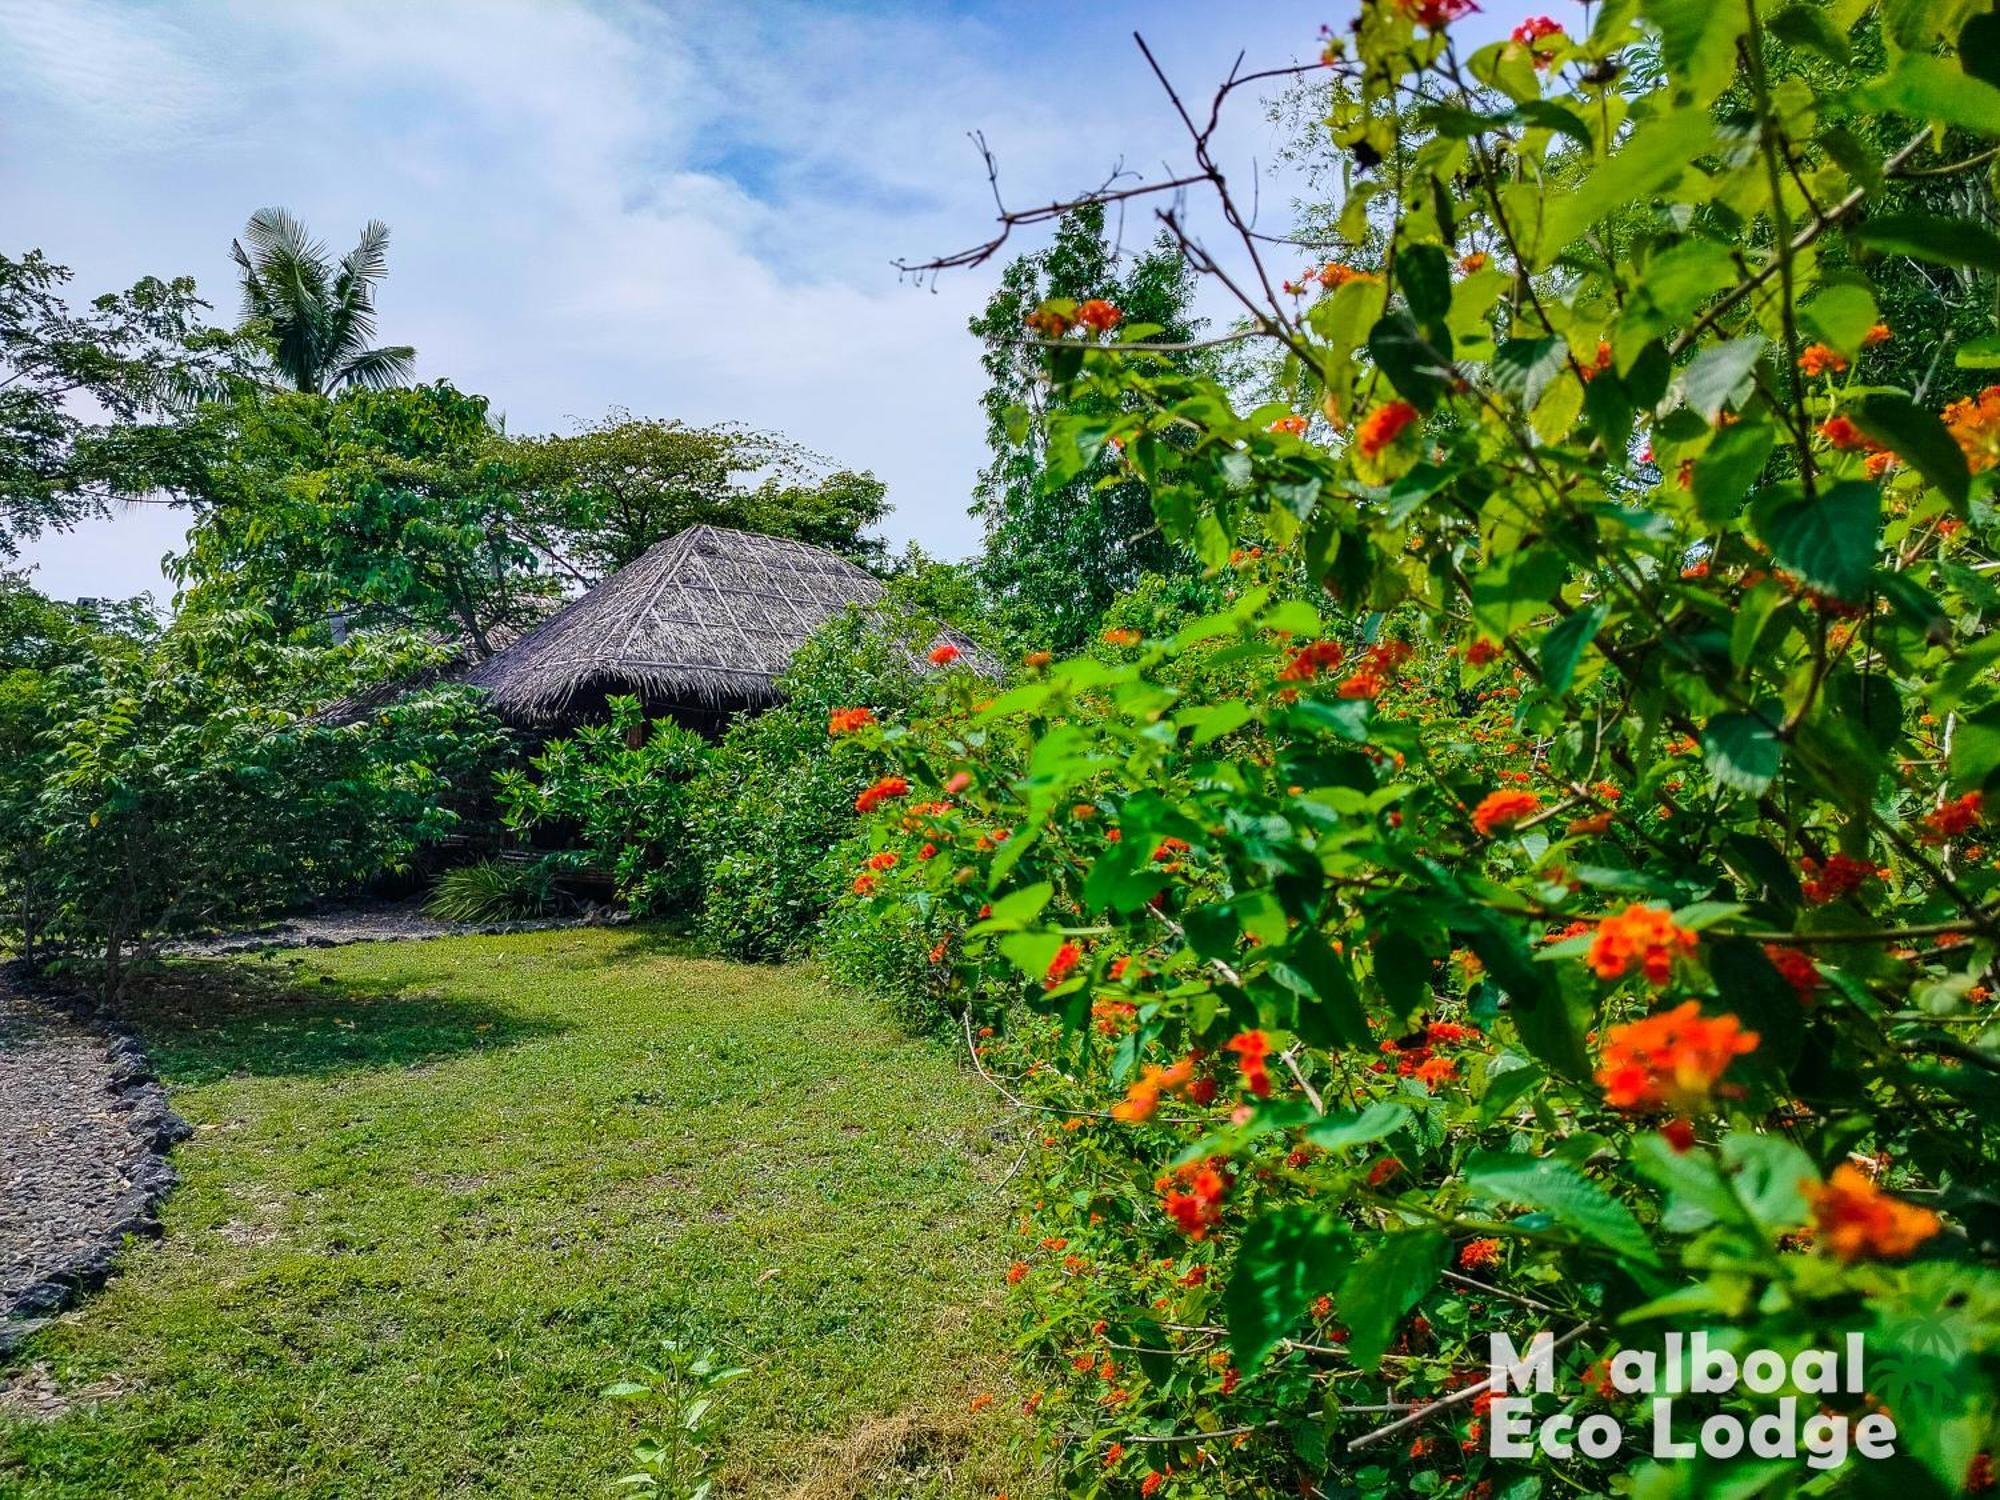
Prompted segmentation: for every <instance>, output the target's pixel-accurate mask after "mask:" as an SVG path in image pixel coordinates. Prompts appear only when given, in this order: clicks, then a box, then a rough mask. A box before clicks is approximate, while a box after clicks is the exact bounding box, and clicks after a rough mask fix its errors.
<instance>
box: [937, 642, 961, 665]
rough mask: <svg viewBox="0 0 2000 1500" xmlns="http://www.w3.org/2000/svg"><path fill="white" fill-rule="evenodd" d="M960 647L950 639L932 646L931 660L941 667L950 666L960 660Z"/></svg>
mask: <svg viewBox="0 0 2000 1500" xmlns="http://www.w3.org/2000/svg"><path fill="white" fill-rule="evenodd" d="M958 654H959V653H958V647H956V646H954V645H952V643H951V642H950V641H946V642H944V643H943V644H942V645H938V646H933V647H932V648H931V662H932V663H933V664H934V665H936V666H940V667H948V666H950V665H951V664H952V663H953V662H955V661H957V660H958Z"/></svg>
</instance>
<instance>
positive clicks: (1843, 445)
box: [1819, 414, 1880, 453]
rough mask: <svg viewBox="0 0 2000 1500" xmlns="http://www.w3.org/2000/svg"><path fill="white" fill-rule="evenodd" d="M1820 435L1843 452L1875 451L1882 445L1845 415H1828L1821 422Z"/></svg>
mask: <svg viewBox="0 0 2000 1500" xmlns="http://www.w3.org/2000/svg"><path fill="white" fill-rule="evenodd" d="M1819 435H1820V436H1821V437H1823V438H1825V439H1826V440H1827V443H1828V444H1829V445H1830V446H1831V447H1833V448H1835V449H1837V450H1838V451H1840V452H1842V453H1855V452H1860V451H1862V450H1867V451H1869V452H1873V451H1874V450H1875V449H1876V448H1877V447H1879V446H1880V445H1879V444H1877V443H1876V442H1875V440H1874V439H1873V438H1871V437H1869V436H1868V434H1867V433H1865V432H1863V431H1862V430H1861V429H1860V428H1859V427H1856V426H1855V425H1854V423H1853V421H1852V420H1851V419H1849V418H1848V417H1846V416H1845V415H1838V414H1837V415H1834V416H1831V417H1828V418H1827V419H1826V420H1825V421H1824V422H1822V423H1820V424H1819Z"/></svg>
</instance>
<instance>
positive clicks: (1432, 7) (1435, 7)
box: [1396, 0, 1479, 31]
mask: <svg viewBox="0 0 2000 1500" xmlns="http://www.w3.org/2000/svg"><path fill="white" fill-rule="evenodd" d="M1396 3H1397V5H1398V6H1400V7H1401V8H1402V11H1403V14H1405V15H1406V16H1408V17H1409V18H1410V19H1411V20H1412V21H1415V22H1416V23H1417V24H1418V25H1419V26H1428V27H1429V28H1430V29H1431V30H1432V31H1440V30H1442V29H1443V28H1444V27H1446V26H1448V25H1450V24H1451V23H1452V22H1453V21H1456V20H1457V19H1458V18H1459V17H1460V16H1464V15H1469V14H1471V13H1472V12H1473V11H1476V10H1478V9H1479V7H1478V6H1477V5H1474V4H1473V3H1472V0H1396Z"/></svg>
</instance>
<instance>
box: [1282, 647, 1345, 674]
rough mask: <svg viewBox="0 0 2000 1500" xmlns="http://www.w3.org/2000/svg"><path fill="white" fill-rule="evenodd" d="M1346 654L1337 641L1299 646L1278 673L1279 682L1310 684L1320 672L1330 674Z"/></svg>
mask: <svg viewBox="0 0 2000 1500" xmlns="http://www.w3.org/2000/svg"><path fill="white" fill-rule="evenodd" d="M1346 654H1347V653H1346V652H1345V651H1344V650H1343V649H1342V648H1341V644H1340V642H1339V641H1314V642H1312V643H1311V644H1310V645H1306V646H1301V647H1299V649H1298V650H1296V651H1294V652H1293V653H1292V659H1291V660H1290V661H1288V662H1286V663H1285V666H1284V670H1283V671H1281V672H1279V673H1278V680H1279V681H1280V682H1311V681H1312V680H1313V679H1314V678H1315V677H1317V676H1319V674H1320V673H1322V672H1331V671H1332V670H1333V669H1334V668H1335V667H1337V666H1339V665H1340V661H1341V658H1342V657H1343V656H1345V655H1346Z"/></svg>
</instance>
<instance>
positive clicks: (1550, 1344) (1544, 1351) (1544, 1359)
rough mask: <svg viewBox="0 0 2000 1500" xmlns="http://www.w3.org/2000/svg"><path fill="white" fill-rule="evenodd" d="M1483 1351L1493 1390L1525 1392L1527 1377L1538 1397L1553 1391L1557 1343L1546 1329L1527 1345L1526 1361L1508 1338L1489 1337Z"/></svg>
mask: <svg viewBox="0 0 2000 1500" xmlns="http://www.w3.org/2000/svg"><path fill="white" fill-rule="evenodd" d="M1486 1349H1487V1354H1486V1367H1487V1368H1488V1369H1489V1370H1491V1371H1492V1372H1493V1389H1494V1390H1496V1391H1503V1392H1504V1391H1510V1390H1513V1391H1525V1390H1527V1389H1528V1380H1529V1377H1530V1376H1532V1377H1533V1378H1534V1388H1535V1390H1536V1392H1537V1393H1539V1394H1542V1395H1546V1394H1548V1393H1549V1392H1550V1391H1553V1390H1554V1389H1555V1388H1556V1341H1555V1339H1554V1337H1553V1336H1551V1335H1550V1333H1549V1331H1548V1330H1547V1329H1546V1328H1544V1329H1543V1330H1542V1331H1541V1332H1540V1333H1538V1334H1536V1335H1535V1336H1534V1338H1532V1339H1530V1340H1529V1341H1528V1353H1527V1357H1526V1358H1525V1359H1524V1358H1523V1357H1522V1356H1521V1354H1520V1352H1519V1351H1518V1350H1517V1349H1515V1347H1514V1340H1513V1338H1512V1337H1511V1336H1510V1335H1508V1334H1504V1333H1496V1334H1493V1335H1491V1336H1490V1337H1489V1339H1488V1341H1487V1346H1486Z"/></svg>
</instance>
